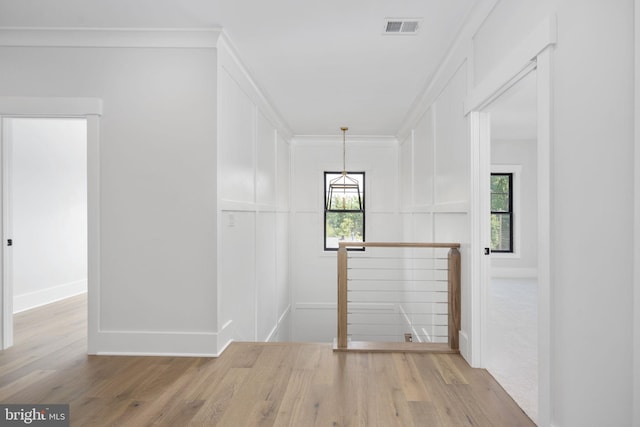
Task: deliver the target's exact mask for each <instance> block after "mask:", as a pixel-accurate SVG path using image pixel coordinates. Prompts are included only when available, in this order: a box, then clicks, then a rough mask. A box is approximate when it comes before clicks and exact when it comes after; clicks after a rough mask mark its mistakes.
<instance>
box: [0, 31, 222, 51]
mask: <svg viewBox="0 0 640 427" xmlns="http://www.w3.org/2000/svg"><path fill="white" fill-rule="evenodd" d="M221 33H222V28H217V27H212V28H190V29H185V28H31V27H0V46H3V47H123V48H154V47H155V48H215V47H216V46H217V43H218V38H219V37H220V34H221Z"/></svg>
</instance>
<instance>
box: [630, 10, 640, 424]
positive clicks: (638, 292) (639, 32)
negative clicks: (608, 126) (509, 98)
mask: <svg viewBox="0 0 640 427" xmlns="http://www.w3.org/2000/svg"><path fill="white" fill-rule="evenodd" d="M634 6H635V8H634V12H635V19H634V30H635V34H634V37H635V45H634V49H635V51H634V57H635V70H634V73H635V75H634V77H635V94H634V98H635V99H634V104H635V105H634V106H635V108H634V115H633V117H634V140H635V141H634V157H635V159H634V168H633V170H634V215H633V218H634V220H633V221H634V224H633V228H634V233H633V246H634V251H633V253H634V255H633V324H632V329H633V331H632V332H633V357H632V359H633V367H632V372H633V393H632V396H631V401H632V402H635V403H634V405H633V414H632V419H633V421H632V423H631V424H632V425H634V426H639V425H640V0H635V2H634Z"/></svg>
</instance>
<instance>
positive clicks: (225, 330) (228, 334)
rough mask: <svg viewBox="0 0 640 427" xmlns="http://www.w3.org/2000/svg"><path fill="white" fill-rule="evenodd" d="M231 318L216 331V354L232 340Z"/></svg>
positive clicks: (220, 352)
mask: <svg viewBox="0 0 640 427" xmlns="http://www.w3.org/2000/svg"><path fill="white" fill-rule="evenodd" d="M232 325H233V320H229V321H227V322H226V323H225V324H224V325H222V327H221V328H220V330H219V331H218V334H217V335H218V336H217V346H218V355H220V354H222V352H223V351H224V350H225V349H226V348H227V347H229V344H231V343H232V342H233V328H232Z"/></svg>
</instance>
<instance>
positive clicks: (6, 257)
mask: <svg viewBox="0 0 640 427" xmlns="http://www.w3.org/2000/svg"><path fill="white" fill-rule="evenodd" d="M0 127H1V128H2V133H1V134H0V141H1V142H2V149H1V150H0V151H1V152H2V159H1V162H0V165H2V173H1V175H0V176H1V177H2V186H1V187H0V188H2V197H1V198H0V200H2V209H1V210H0V213H1V216H2V221H1V224H2V234H1V235H0V239H2V241H1V242H0V248H2V249H1V250H2V282H1V283H0V287H1V291H2V292H1V294H2V306H0V321H1V322H2V328H1V331H2V342H0V349H2V350H4V349H6V348H9V347H11V346H12V345H13V286H12V284H13V258H12V257H13V251H12V250H11V249H8V247H7V246H6V245H5V242H6V241H7V239H8V238H12V234H13V225H12V223H11V218H12V215H11V214H10V209H11V207H12V206H13V203H12V201H11V198H12V195H11V188H12V185H11V182H10V181H11V177H12V175H13V174H12V172H11V169H10V168H11V165H12V163H13V162H12V161H11V152H12V149H11V138H8V134H9V130H8V127H9V122H7V121H6V120H4V118H3V117H2V116H0Z"/></svg>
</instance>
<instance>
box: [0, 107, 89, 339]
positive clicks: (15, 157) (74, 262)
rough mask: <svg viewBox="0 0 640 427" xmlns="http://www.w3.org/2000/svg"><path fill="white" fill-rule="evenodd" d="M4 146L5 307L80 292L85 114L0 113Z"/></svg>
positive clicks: (19, 308)
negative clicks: (32, 114)
mask: <svg viewBox="0 0 640 427" xmlns="http://www.w3.org/2000/svg"><path fill="white" fill-rule="evenodd" d="M2 154H3V156H2V169H3V178H4V180H3V209H2V214H3V245H4V251H3V253H4V257H3V266H4V276H3V284H4V287H5V292H4V295H6V297H7V299H9V301H8V304H7V305H10V306H11V310H10V311H11V314H13V315H18V313H22V312H25V311H28V310H31V309H34V308H37V307H41V306H44V305H47V304H50V303H53V302H56V301H60V300H63V299H66V298H69V297H72V296H76V295H81V294H86V292H87V283H88V282H87V278H88V271H87V270H88V267H87V258H88V243H87V120H86V119H85V118H27V117H4V118H2ZM84 300H85V301H86V297H85V299H84ZM18 316H19V315H18ZM10 323H13V322H10ZM16 330H19V328H16ZM10 332H13V331H10ZM10 335H12V334H10ZM20 338H21V337H20V336H16V337H15V339H16V340H20Z"/></svg>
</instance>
